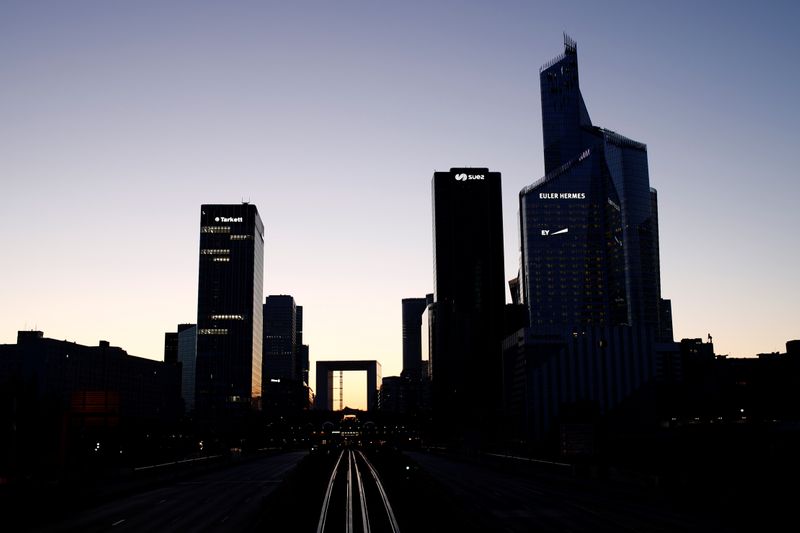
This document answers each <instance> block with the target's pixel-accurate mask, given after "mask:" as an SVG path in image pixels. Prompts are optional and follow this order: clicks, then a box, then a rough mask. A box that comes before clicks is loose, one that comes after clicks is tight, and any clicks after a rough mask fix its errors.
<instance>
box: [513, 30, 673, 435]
mask: <svg viewBox="0 0 800 533" xmlns="http://www.w3.org/2000/svg"><path fill="white" fill-rule="evenodd" d="M540 84H541V98H542V129H543V141H544V161H545V175H544V177H542V178H541V179H539V180H538V181H536V182H535V183H533V184H532V185H530V186H528V187H525V188H524V189H523V190H522V191H520V194H519V213H520V241H521V260H520V262H521V265H520V281H519V285H520V287H521V291H519V292H518V293H517V295H516V298H520V297H521V300H522V303H523V305H525V306H527V311H528V321H529V327H527V328H522V329H518V330H517V331H516V332H515V333H513V334H511V335H510V336H508V337H507V338H506V339H505V340H504V342H503V344H504V353H503V362H504V364H503V367H504V373H503V379H504V392H505V398H504V399H505V408H506V413H507V414H508V415H509V421H510V422H511V423H510V424H509V429H510V431H511V433H510V434H509V436H510V437H512V438H533V439H541V438H543V437H545V436H546V435H548V434H549V435H550V436H551V437H552V436H553V435H554V434H555V433H556V432H557V431H559V424H560V425H561V426H560V427H561V430H564V429H565V427H566V426H565V425H564V424H566V423H577V424H578V425H579V426H582V427H591V424H592V422H593V421H594V420H596V419H595V416H596V414H598V413H600V414H602V413H606V412H608V411H610V410H613V409H616V408H617V407H618V406H619V405H620V404H622V403H623V402H625V401H628V400H629V399H631V398H634V397H636V394H637V393H638V392H639V391H640V390H642V389H643V388H644V387H645V385H646V384H648V383H650V382H651V381H652V380H653V379H654V378H655V377H656V376H657V374H658V372H659V368H662V367H664V365H663V364H661V361H664V360H666V359H668V358H670V357H672V356H673V355H674V352H675V350H676V347H675V345H674V343H672V342H671V341H672V332H671V313H670V306H669V302H668V301H666V300H661V287H660V268H659V246H658V206H657V195H656V191H655V189H652V188H650V179H649V173H648V166H647V147H646V146H645V145H644V144H642V143H640V142H637V141H634V140H631V139H628V138H626V137H623V136H622V135H619V134H618V133H615V132H613V131H610V130H607V129H603V128H600V127H597V126H594V125H593V124H592V121H591V119H590V118H589V112H588V110H587V108H586V104H585V102H584V99H583V95H582V94H581V90H580V84H579V77H578V55H577V45H576V43H575V41H573V40H572V39H570V38H569V37H567V36H566V35H565V36H564V53H563V54H561V55H559V56H558V57H556V58H554V59H552V60H551V61H549V62H548V63H546V64H545V65H544V66H543V67H542V68H541V70H540ZM512 285H516V282H515V283H514V284H512ZM512 288H513V287H512ZM520 293H521V294H520ZM635 402H636V410H640V411H641V410H645V409H648V408H652V403H647V402H645V401H643V400H642V398H638V399H637V400H635ZM560 439H561V442H562V445H563V446H566V448H570V447H571V446H572V445H573V444H575V443H576V442H577V441H579V440H580V439H578V438H577V437H575V438H574V439H573V438H572V437H569V432H568V431H561V436H560ZM573 441H574V442H573ZM587 441H588V442H590V441H591V438H588V439H584V442H587Z"/></svg>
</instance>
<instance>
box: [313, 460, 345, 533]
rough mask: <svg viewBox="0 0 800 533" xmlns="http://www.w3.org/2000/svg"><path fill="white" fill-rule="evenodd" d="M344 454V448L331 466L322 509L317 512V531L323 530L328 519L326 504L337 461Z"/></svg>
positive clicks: (334, 477)
mask: <svg viewBox="0 0 800 533" xmlns="http://www.w3.org/2000/svg"><path fill="white" fill-rule="evenodd" d="M343 455H344V450H342V452H341V453H340V454H339V458H338V459H337V460H336V465H335V466H334V467H333V472H331V479H330V480H329V481H328V490H327V491H325V499H324V500H322V510H321V511H320V513H319V523H318V524H317V533H323V532H324V531H325V521H326V520H327V519H328V506H329V505H330V503H331V491H332V490H333V481H334V480H335V479H336V471H337V470H339V462H340V461H341V460H342V456H343Z"/></svg>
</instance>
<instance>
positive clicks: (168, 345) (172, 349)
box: [164, 331, 178, 364]
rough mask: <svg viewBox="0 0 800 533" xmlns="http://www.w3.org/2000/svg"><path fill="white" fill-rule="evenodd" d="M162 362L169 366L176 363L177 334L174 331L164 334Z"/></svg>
mask: <svg viewBox="0 0 800 533" xmlns="http://www.w3.org/2000/svg"><path fill="white" fill-rule="evenodd" d="M164 362H165V363H170V364H174V363H177V362H178V334H177V333H175V332H174V331H167V332H166V333H164Z"/></svg>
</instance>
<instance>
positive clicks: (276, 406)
mask: <svg viewBox="0 0 800 533" xmlns="http://www.w3.org/2000/svg"><path fill="white" fill-rule="evenodd" d="M302 332H303V307H302V306H299V305H296V303H295V300H294V297H292V296H289V295H285V294H281V295H271V296H267V298H266V300H265V301H264V356H263V372H262V376H263V386H262V389H263V392H264V394H263V405H264V409H265V410H269V411H271V412H272V413H285V412H289V411H298V410H305V409H309V408H310V407H311V404H310V401H309V397H310V388H309V387H308V346H307V345H304V344H302V342H303V333H302Z"/></svg>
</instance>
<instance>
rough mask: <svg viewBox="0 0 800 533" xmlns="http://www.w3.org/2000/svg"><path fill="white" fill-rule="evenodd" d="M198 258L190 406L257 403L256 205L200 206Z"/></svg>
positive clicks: (260, 260)
mask: <svg viewBox="0 0 800 533" xmlns="http://www.w3.org/2000/svg"><path fill="white" fill-rule="evenodd" d="M199 262H200V273H199V280H198V299H197V359H196V369H195V372H196V392H195V407H196V410H197V412H198V413H199V414H201V415H208V414H213V413H221V412H230V411H231V410H243V409H245V408H248V407H250V406H251V405H252V406H258V404H259V402H260V398H261V353H262V333H263V331H262V328H263V324H262V313H263V309H262V303H261V302H262V295H263V285H264V282H263V275H264V274H263V273H264V225H263V223H262V222H261V217H260V216H259V214H258V209H256V206H255V205H251V204H247V203H244V204H232V205H203V206H201V215H200V261H199Z"/></svg>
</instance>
